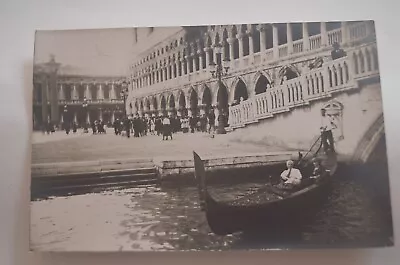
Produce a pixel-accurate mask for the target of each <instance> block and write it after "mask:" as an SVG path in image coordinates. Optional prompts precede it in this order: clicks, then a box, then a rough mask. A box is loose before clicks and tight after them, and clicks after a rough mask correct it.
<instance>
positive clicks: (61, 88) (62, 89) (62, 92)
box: [42, 84, 65, 100]
mask: <svg viewBox="0 0 400 265" xmlns="http://www.w3.org/2000/svg"><path fill="white" fill-rule="evenodd" d="M42 90H43V89H42ZM42 93H43V92H42ZM58 98H59V99H60V100H65V93H64V87H63V84H60V91H59V95H58Z"/></svg>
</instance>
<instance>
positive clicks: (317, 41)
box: [133, 22, 373, 98]
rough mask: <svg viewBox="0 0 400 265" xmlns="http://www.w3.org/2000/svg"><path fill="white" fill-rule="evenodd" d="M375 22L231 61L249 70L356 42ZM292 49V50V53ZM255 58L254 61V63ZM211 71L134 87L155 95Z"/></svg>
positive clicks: (196, 80) (136, 93)
mask: <svg viewBox="0 0 400 265" xmlns="http://www.w3.org/2000/svg"><path fill="white" fill-rule="evenodd" d="M371 25H373V24H371V23H369V22H357V23H353V24H350V25H348V26H346V28H345V29H346V31H347V32H348V33H347V34H346V35H347V36H346V37H344V35H343V34H344V31H343V30H344V28H338V29H334V30H330V31H327V33H326V36H325V42H326V43H323V38H322V36H321V34H318V35H314V36H310V37H308V45H307V46H308V47H306V46H305V42H304V40H303V39H300V40H296V41H293V42H292V47H291V49H289V46H288V44H287V43H285V44H282V45H279V46H278V47H277V48H278V52H277V54H276V57H275V55H274V52H273V48H270V49H267V50H264V51H261V52H258V53H255V54H251V55H248V56H245V57H241V58H237V59H235V60H233V61H232V62H231V70H232V71H234V70H245V68H248V67H249V66H250V67H252V66H253V65H254V64H256V65H257V64H260V63H261V62H271V63H273V62H276V61H279V60H283V59H291V56H297V57H298V56H299V55H301V54H304V56H306V55H308V54H309V53H316V52H319V51H322V50H323V49H330V47H331V45H332V44H333V43H334V42H338V43H339V44H343V42H344V41H346V42H349V43H351V42H354V41H358V40H362V39H364V38H366V37H368V36H370V35H371V33H372V28H371ZM289 51H292V52H291V53H289ZM251 62H252V63H251ZM211 78H212V77H211V73H210V72H209V69H208V66H207V68H205V69H201V70H199V71H195V72H192V73H189V74H186V75H182V76H177V77H175V78H172V79H169V80H164V81H163V82H159V83H156V84H152V85H151V86H146V87H142V88H139V89H136V90H134V91H133V93H134V97H136V98H139V97H145V96H148V95H153V94H156V93H160V92H164V91H165V90H166V89H177V88H182V87H183V86H186V85H193V84H196V83H201V82H204V81H206V80H209V79H211Z"/></svg>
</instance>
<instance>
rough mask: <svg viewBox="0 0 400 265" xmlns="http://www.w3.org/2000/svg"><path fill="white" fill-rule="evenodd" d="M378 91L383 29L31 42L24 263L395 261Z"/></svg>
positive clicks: (137, 31) (204, 31) (249, 27)
mask: <svg viewBox="0 0 400 265" xmlns="http://www.w3.org/2000/svg"><path fill="white" fill-rule="evenodd" d="M381 89H382V87H381V79H380V72H379V60H378V52H377V39H376V32H375V26H374V22H373V21H326V22H292V23H289V22H288V23H259V24H230V25H202V26H182V27H178V26H177V27H143V28H134V27H132V28H115V29H87V30H54V31H52V30H49V31H37V32H36V33H35V51H34V65H33V86H32V91H33V92H32V125H33V130H32V157H31V162H32V164H31V196H30V197H31V202H30V213H31V220H30V248H31V250H32V251H107V252H110V251H223V250H271V249H292V248H313V249H315V248H362V247H389V246H393V245H394V239H393V224H392V213H391V202H390V184H389V183H390V181H389V172H388V164H387V163H388V162H387V161H388V160H387V152H386V140H385V127H384V114H383V104H384V103H383V102H382V96H381ZM385 89H387V88H385Z"/></svg>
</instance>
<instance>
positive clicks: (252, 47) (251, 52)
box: [247, 31, 254, 56]
mask: <svg viewBox="0 0 400 265" xmlns="http://www.w3.org/2000/svg"><path fill="white" fill-rule="evenodd" d="M247 34H248V35H249V55H250V56H252V55H253V54H254V43H253V34H252V32H251V31H248V32H247Z"/></svg>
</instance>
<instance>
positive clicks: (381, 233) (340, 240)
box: [31, 170, 393, 251]
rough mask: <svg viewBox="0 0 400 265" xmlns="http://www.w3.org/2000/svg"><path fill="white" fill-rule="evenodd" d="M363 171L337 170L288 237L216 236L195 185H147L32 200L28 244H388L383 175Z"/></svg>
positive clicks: (222, 190) (218, 190)
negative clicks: (326, 191) (322, 198)
mask: <svg viewBox="0 0 400 265" xmlns="http://www.w3.org/2000/svg"><path fill="white" fill-rule="evenodd" d="M355 172H357V174H356V173H355ZM364 173H365V174H364ZM364 173H363V172H362V171H360V170H358V171H351V170H350V171H349V170H347V171H346V170H344V171H343V170H342V172H339V175H338V177H337V178H336V179H335V181H334V183H333V190H332V193H331V194H330V195H329V196H330V197H329V198H328V200H327V202H326V204H325V205H324V207H323V208H322V209H321V210H320V211H319V212H318V213H317V214H316V215H315V216H313V217H312V218H310V219H309V222H308V223H307V225H306V226H305V227H297V228H296V227H293V229H292V231H286V232H287V234H283V232H282V231H280V232H279V233H277V234H275V235H273V234H271V233H269V234H262V233H257V234H256V235H250V234H243V233H235V234H233V235H227V236H217V235H215V234H213V233H212V231H211V230H210V229H209V227H208V224H207V220H206V218H205V213H204V212H202V211H200V206H199V203H198V193H197V189H196V187H193V186H187V187H180V188H179V187H178V188H177V187H170V188H167V187H163V188H160V187H157V186H155V185H149V186H142V187H136V188H130V189H125V190H114V191H105V192H101V193H93V194H86V195H75V196H67V197H57V198H52V199H47V200H41V201H34V202H32V207H33V210H32V214H33V215H32V226H31V233H32V234H31V239H32V243H33V248H34V249H39V250H80V251H83V250H86V251H89V250H96V251H101V250H104V251H106V250H108V251H111V250H124V251H126V250H162V251H167V250H212V251H216V250H229V249H260V248H261V249H262V248H288V247H345V246H376V245H391V244H392V233H393V231H392V223H391V222H392V219H391V214H390V202H389V191H388V179H387V174H386V173H383V171H380V170H379V171H375V172H374V171H368V172H364ZM260 185H262V184H260V183H242V184H237V185H234V186H233V185H226V184H213V186H212V187H211V189H212V190H213V192H214V193H215V194H219V195H220V196H221V198H224V199H226V200H230V199H233V198H237V197H240V196H242V195H243V194H245V193H250V192H253V191H254V190H256V189H257V188H258V187H260ZM294 221H295V220H294ZM284 232H285V231H284Z"/></svg>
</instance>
